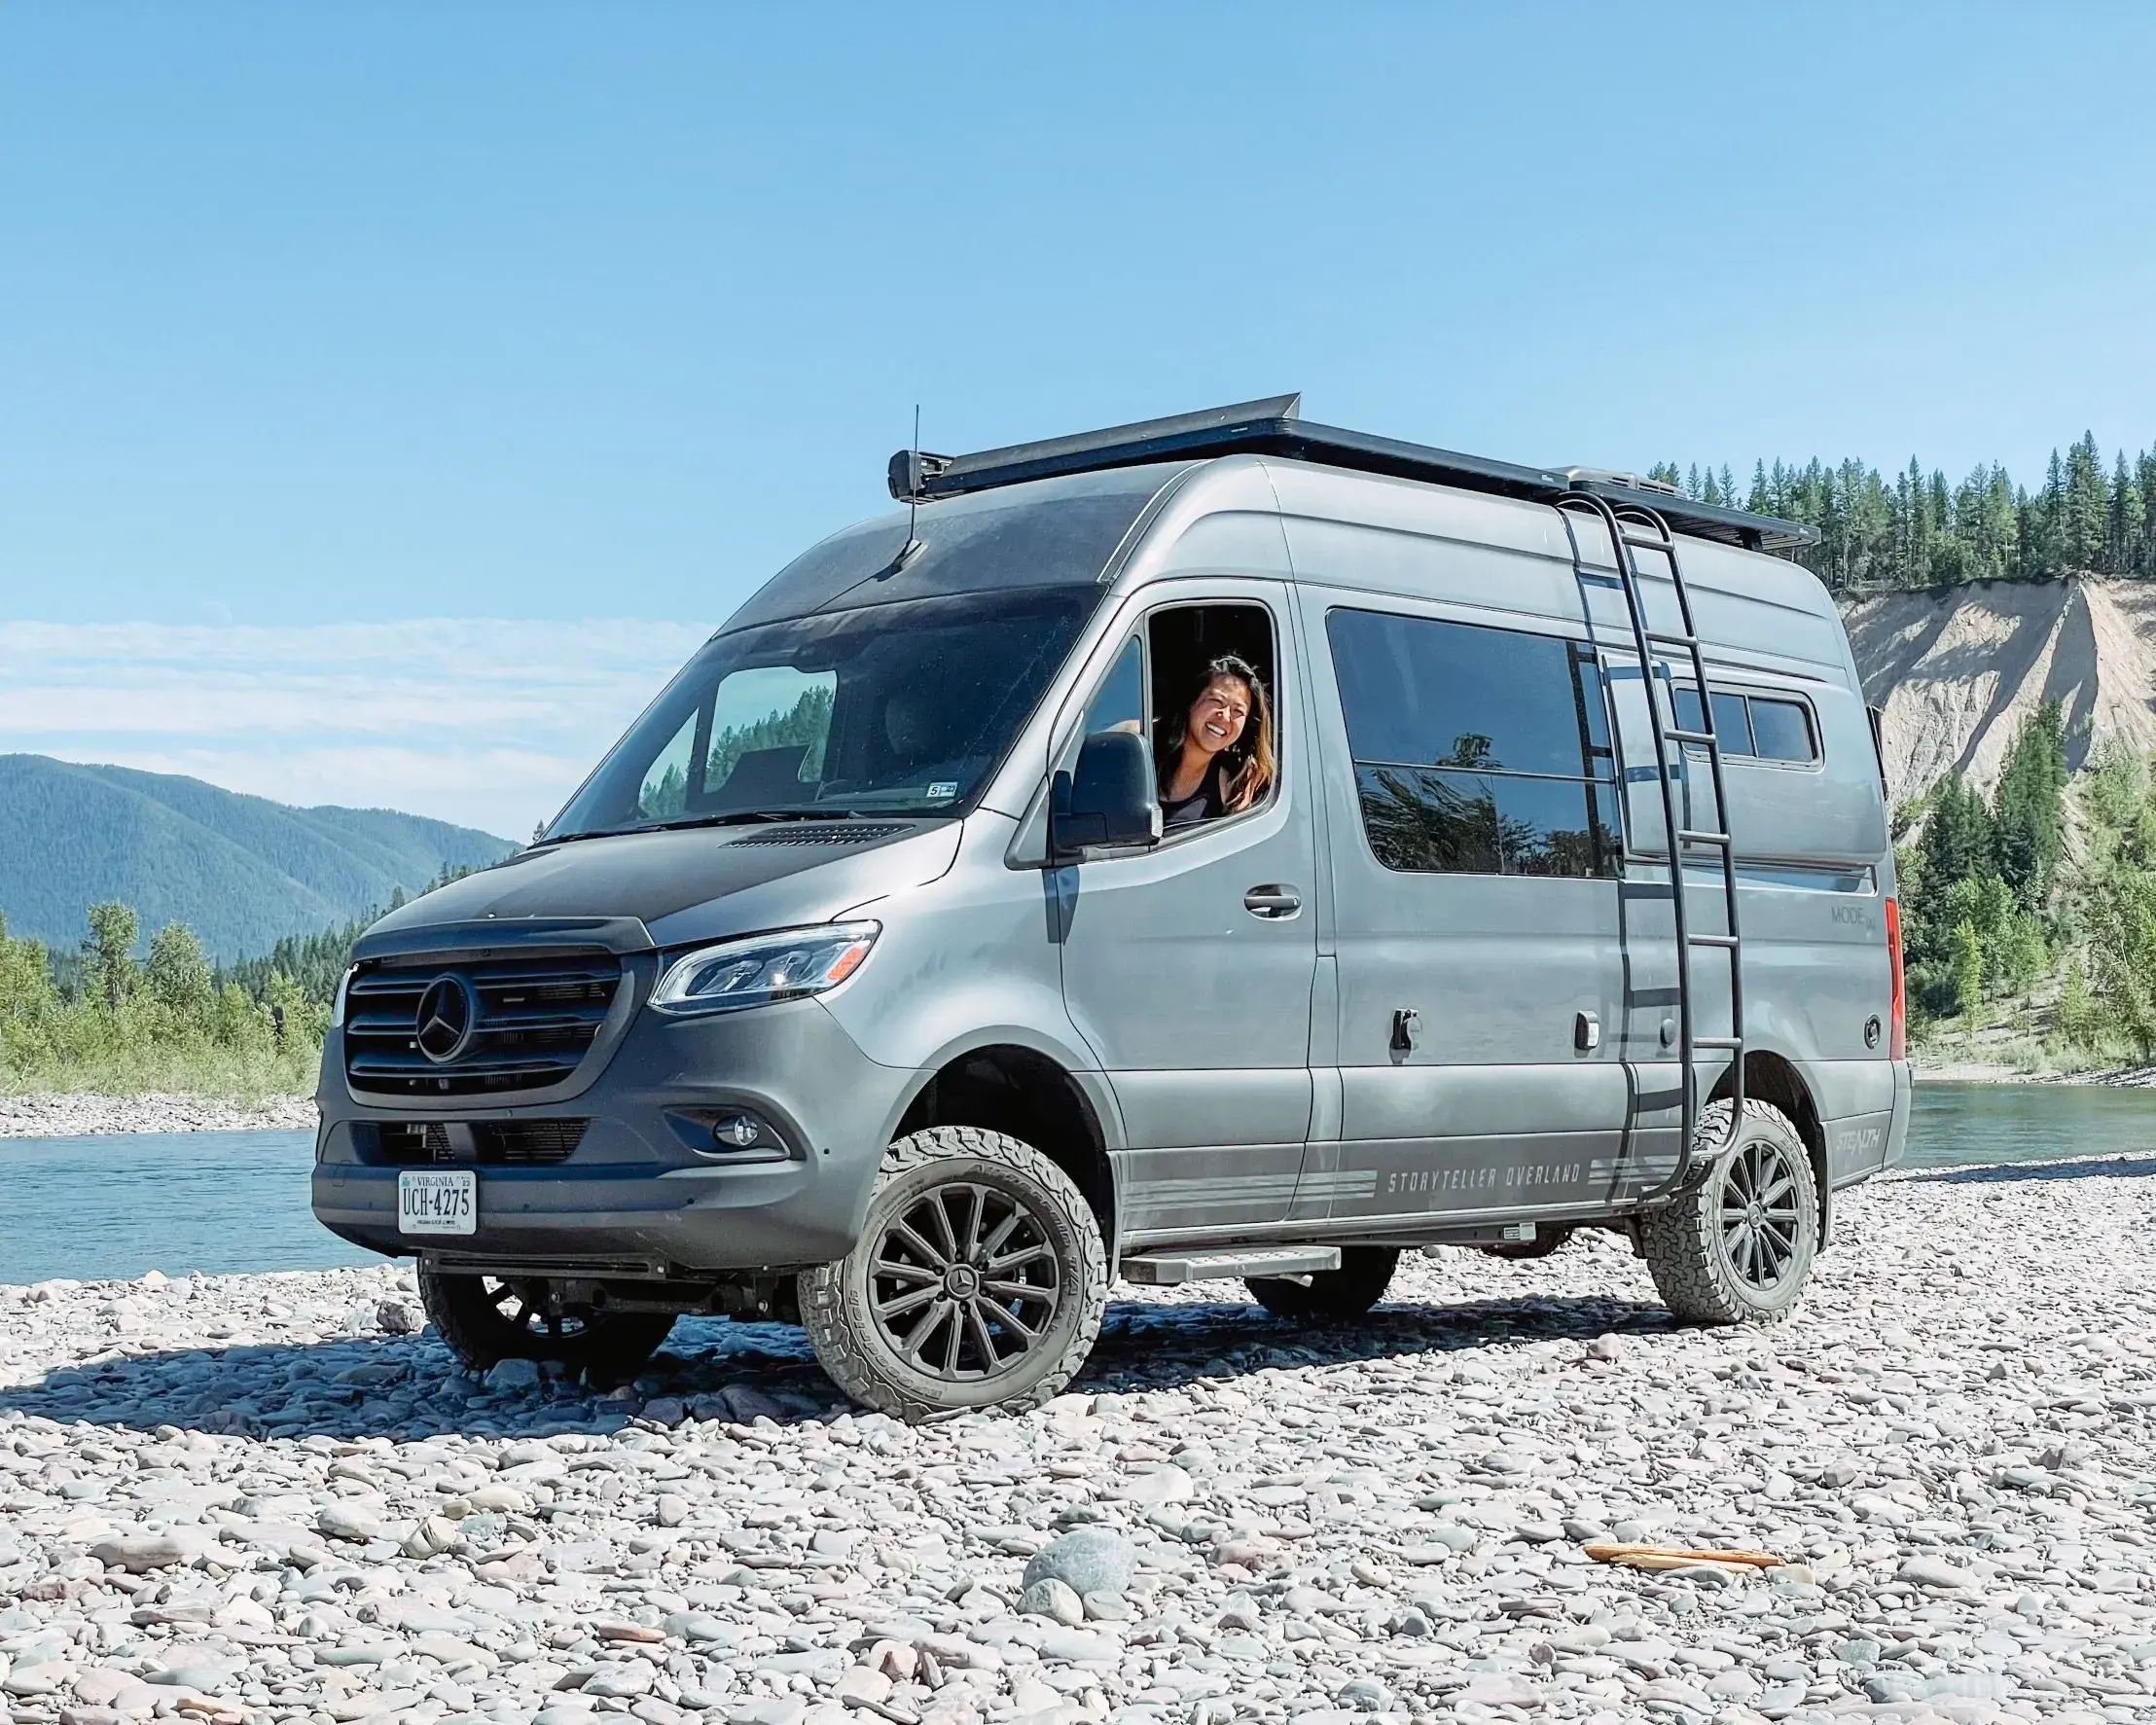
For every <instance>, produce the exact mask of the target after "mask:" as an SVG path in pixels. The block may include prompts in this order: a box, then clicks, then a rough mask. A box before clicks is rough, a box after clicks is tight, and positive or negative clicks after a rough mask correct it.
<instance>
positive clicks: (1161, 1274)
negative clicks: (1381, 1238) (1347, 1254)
mask: <svg viewBox="0 0 2156 1725" xmlns="http://www.w3.org/2000/svg"><path fill="white" fill-rule="evenodd" d="M1339 1268H1340V1248H1339V1247H1338V1246H1237V1247H1230V1248H1228V1249H1226V1250H1224V1251H1209V1252H1208V1251H1197V1252H1146V1253H1143V1254H1142V1255H1140V1256H1138V1257H1135V1258H1126V1259H1124V1260H1123V1279H1124V1280H1126V1281H1134V1282H1141V1283H1143V1284H1144V1285H1146V1286H1147V1287H1167V1286H1169V1285H1171V1284H1173V1283H1176V1282H1184V1281H1217V1280H1220V1279H1221V1278H1223V1277H1226V1276H1314V1275H1315V1274H1316V1273H1317V1272H1318V1271H1320V1270H1338V1269H1339Z"/></svg>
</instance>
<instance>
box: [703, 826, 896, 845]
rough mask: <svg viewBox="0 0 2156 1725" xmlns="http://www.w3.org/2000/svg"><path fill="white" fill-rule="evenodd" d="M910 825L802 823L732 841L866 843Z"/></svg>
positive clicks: (740, 842) (746, 842)
mask: <svg viewBox="0 0 2156 1725" xmlns="http://www.w3.org/2000/svg"><path fill="white" fill-rule="evenodd" d="M912 831H913V829H912V828H911V827H893V826H880V827H855V826H844V825H835V826H812V827H808V826H803V827H772V828H769V829H767V830H765V831H763V832H757V833H750V834H748V835H747V836H746V837H745V838H740V839H737V840H735V841H734V843H735V844H737V845H866V844H868V843H869V842H870V841H871V840H874V839H895V838H897V837H898V836H899V834H901V833H908V832H912Z"/></svg>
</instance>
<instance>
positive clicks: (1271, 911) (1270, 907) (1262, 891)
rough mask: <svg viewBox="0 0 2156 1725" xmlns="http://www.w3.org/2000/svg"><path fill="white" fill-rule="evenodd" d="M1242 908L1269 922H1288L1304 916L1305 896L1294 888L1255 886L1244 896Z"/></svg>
mask: <svg viewBox="0 0 2156 1725" xmlns="http://www.w3.org/2000/svg"><path fill="white" fill-rule="evenodd" d="M1242 908H1243V909H1244V910H1246V911H1248V912H1249V913H1250V915H1251V916H1262V917H1264V918H1265V919H1266V920H1267V921H1268V922H1286V921H1289V920H1291V919H1292V918H1294V917H1296V916H1300V915H1301V914H1302V911H1303V895H1302V894H1301V893H1299V892H1297V891H1296V890H1295V888H1294V887H1292V886H1280V885H1267V886H1253V887H1251V888H1250V890H1249V891H1248V892H1246V893H1244V894H1243V895H1242Z"/></svg>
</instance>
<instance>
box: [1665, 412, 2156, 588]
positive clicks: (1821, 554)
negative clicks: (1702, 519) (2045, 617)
mask: <svg viewBox="0 0 2156 1725" xmlns="http://www.w3.org/2000/svg"><path fill="white" fill-rule="evenodd" d="M1651 472H1652V473H1653V475H1654V477H1655V478H1656V479H1659V480H1663V481H1666V482H1667V483H1669V484H1671V485H1675V486H1676V487H1677V488H1678V489H1679V490H1681V491H1682V492H1683V493H1684V494H1685V495H1686V496H1687V497H1692V498H1696V499H1697V500H1699V501H1700V502H1703V503H1720V504H1725V505H1728V506H1730V507H1732V508H1738V509H1749V510H1752V511H1755V512H1756V513H1758V514H1760V515H1772V516H1779V517H1780V518H1782V519H1783V520H1784V521H1802V522H1803V523H1804V524H1805V525H1806V526H1808V527H1811V528H1813V529H1815V531H1816V532H1817V533H1818V535H1819V543H1818V544H1817V545H1815V546H1813V547H1812V548H1811V549H1809V550H1808V551H1806V552H1804V553H1803V554H1802V555H1801V557H1800V558H1799V560H1800V561H1802V562H1803V563H1804V564H1805V566H1806V567H1808V568H1810V569H1811V570H1813V571H1814V572H1815V574H1817V575H1818V576H1819V578H1820V579H1821V580H1822V581H1824V582H1825V583H1826V584H1827V586H1828V587H1830V588H1832V589H1833V590H1834V591H1835V592H1836V593H1847V594H1850V595H1851V596H1854V595H1855V594H1857V593H1879V592H1890V591H1894V590H1897V589H1909V588H1936V587H1952V586H1955V585H1957V584H1958V583H1961V582H1966V581H2049V580H2053V579H2056V578H2057V577H2059V576H2062V575H2072V574H2088V575H2117V576H2126V577H2131V578H2136V579H2140V580H2149V579H2156V511H2152V505H2156V449H2147V450H2145V451H2143V452H2142V453H2141V454H2140V455H2138V456H2135V457H2131V458H2130V457H2129V456H2128V455H2127V454H2126V452H2125V451H2124V450H2123V449H2122V450H2120V451H2119V452H2118V454H2117V456H2116V457H2115V459H2114V460H2113V461H2112V462H2111V463H2110V464H2109V468H2108V471H2106V467H2105V463H2104V460H2103V456H2102V451H2101V450H2099V449H2097V447H2096V438H2095V437H2094V436H2093V435H2084V436H2083V437H2082V439H2081V441H2080V442H2079V443H2077V444H2075V445H2074V446H2073V447H2072V448H2071V449H2068V450H2067V451H2066V454H2065V455H2064V456H2063V457H2062V456H2061V455H2060V454H2059V453H2058V452H2057V451H2056V450H2054V451H2053V452H2052V457H2051V465H2050V467H2049V469H2048V470H2047V471H2046V473H2045V475H2044V482H2043V484H2042V485H2040V486H2038V487H2037V488H2036V489H2035V490H2033V491H2030V490H2025V489H2024V488H2023V487H2022V486H2020V485H2016V484H2015V483H2014V482H2013V480H2012V479H2010V478H2009V477H2008V476H2007V473H2006V470H2005V469H2004V468H2003V467H2000V466H1997V465H1996V464H1994V465H1993V466H1990V467H1979V468H1977V469H1976V471H1975V472H1973V473H1971V474H1970V475H1969V476H1968V477H1967V478H1966V479H1964V480H1962V481H1961V482H1960V483H1959V484H1955V483H1952V482H1950V481H1949V480H1948V478H1947V476H1946V475H1945V474H1944V473H1942V472H1939V471H1938V470H1936V469H1934V470H1932V471H1931V472H1930V473H1928V474H1927V473H1926V472H1925V471H1924V469H1923V467H1922V464H1921V463H1920V462H1918V461H1917V460H1916V459H1915V458H1914V457H1912V458H1911V459H1910V462H1909V466H1908V467H1907V469H1906V470H1904V471H1903V472H1900V473H1897V474H1895V475H1894V477H1893V478H1892V479H1886V478H1885V477H1883V476H1882V475H1881V473H1880V471H1879V469H1878V468H1876V467H1867V466H1865V465H1864V463H1863V462H1861V461H1853V460H1851V461H1843V462H1842V463H1840V464H1839V465H1838V466H1833V467H1829V466H1828V465H1827V464H1826V463H1824V462H1823V461H1819V460H1816V459H1815V460H1813V461H1811V462H1809V463H1807V464H1806V465H1805V466H1803V467H1793V466H1789V465H1787V464H1786V463H1784V462H1780V461H1777V462H1776V463H1775V464H1774V465H1773V466H1772V467H1769V466H1768V465H1767V464H1766V463H1765V462H1764V461H1762V462H1758V463H1755V464H1754V465H1753V468H1752V478H1751V485H1750V486H1749V487H1748V488H1745V487H1741V486H1740V485H1739V484H1738V482H1737V480H1736V478H1735V477H1734V476H1733V475H1732V474H1731V472H1730V470H1729V469H1728V468H1727V467H1723V468H1720V469H1719V470H1717V469H1715V468H1712V467H1707V468H1701V467H1697V466H1695V467H1691V468H1689V469H1687V470H1686V471H1685V472H1683V473H1682V474H1680V473H1679V472H1678V471H1677V465H1676V463H1675V462H1673V461H1671V462H1665V463H1663V464H1662V465H1661V466H1659V467H1656V468H1653V469H1652V470H1651Z"/></svg>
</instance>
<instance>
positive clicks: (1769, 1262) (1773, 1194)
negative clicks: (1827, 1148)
mask: <svg viewBox="0 0 2156 1725" xmlns="http://www.w3.org/2000/svg"><path fill="white" fill-rule="evenodd" d="M1729 1106H1730V1105H1729V1102H1728V1100H1727V1099H1726V1098H1725V1099H1724V1100H1722V1101H1719V1102H1714V1103H1711V1104H1710V1105H1709V1106H1708V1107H1707V1109H1706V1111H1705V1112H1704V1113H1703V1114H1702V1115H1701V1117H1700V1126H1699V1134H1698V1135H1699V1140H1700V1142H1701V1143H1703V1144H1707V1145H1713V1144H1718V1143H1720V1142H1721V1140H1722V1138H1723V1137H1724V1136H1725V1135H1726V1134H1727V1132H1728V1131H1729ZM1639 1233H1640V1243H1641V1245H1642V1247H1643V1248H1644V1251H1645V1255H1646V1259H1647V1269H1648V1271H1649V1272H1650V1273H1651V1274H1652V1275H1653V1276H1654V1285H1655V1288H1656V1290H1657V1291H1658V1292H1659V1293H1660V1294H1661V1295H1662V1299H1663V1303H1664V1304H1665V1305H1666V1306H1668V1307H1669V1308H1670V1310H1671V1312H1674V1313H1675V1314H1676V1315H1677V1316H1678V1317H1679V1318H1682V1319H1683V1320H1684V1321H1685V1322H1687V1323H1696V1324H1734V1323H1773V1322H1776V1321H1777V1320H1779V1319H1780V1318H1784V1317H1787V1316H1788V1315H1789V1313H1790V1312H1791V1311H1792V1310H1794V1308H1795V1306H1796V1304H1797V1298H1798V1296H1799V1295H1800V1294H1802V1293H1803V1291H1804V1284H1805V1280H1806V1278H1807V1277H1808V1276H1810V1275H1811V1274H1812V1260H1813V1258H1814V1257H1815V1256H1816V1254H1817V1252H1818V1249H1819V1190H1818V1183H1817V1181H1816V1180H1815V1179H1814V1177H1813V1173H1812V1157H1811V1154H1810V1153H1809V1152H1808V1151H1807V1150H1806V1149H1805V1146H1804V1140H1803V1139H1802V1138H1800V1137H1798V1136H1797V1129H1796V1128H1795V1127H1794V1126H1792V1125H1790V1124H1789V1117H1788V1116H1787V1115H1786V1114H1784V1113H1782V1112H1781V1110H1780V1109H1779V1108H1777V1107H1775V1106H1774V1105H1773V1104H1772V1103H1770V1102H1761V1101H1755V1100H1752V1099H1751V1098H1749V1097H1747V1098H1746V1099H1745V1102H1744V1116H1743V1120H1742V1121H1740V1122H1739V1123H1738V1130H1737V1144H1736V1147H1735V1148H1734V1149H1731V1150H1729V1151H1727V1152H1726V1153H1725V1154H1723V1155H1722V1156H1721V1157H1720V1158H1719V1159H1718V1160H1717V1161H1716V1163H1715V1165H1714V1167H1713V1168H1712V1169H1710V1170H1709V1171H1708V1173H1707V1175H1706V1176H1705V1177H1704V1178H1702V1179H1699V1180H1696V1181H1694V1182H1693V1184H1692V1186H1691V1187H1690V1189H1689V1190H1687V1191H1686V1192H1685V1193H1683V1194H1682V1195H1681V1196H1680V1197H1679V1198H1678V1199H1677V1200H1676V1201H1675V1202H1674V1203H1673V1204H1670V1205H1669V1206H1668V1207H1666V1208H1664V1209H1659V1210H1655V1211H1653V1212H1652V1213H1651V1214H1649V1215H1646V1216H1643V1217H1641V1218H1640V1223H1639Z"/></svg>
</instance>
